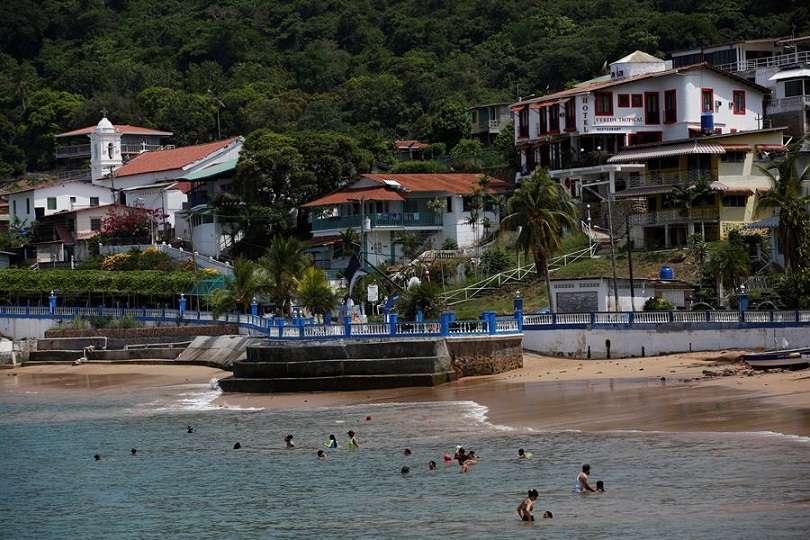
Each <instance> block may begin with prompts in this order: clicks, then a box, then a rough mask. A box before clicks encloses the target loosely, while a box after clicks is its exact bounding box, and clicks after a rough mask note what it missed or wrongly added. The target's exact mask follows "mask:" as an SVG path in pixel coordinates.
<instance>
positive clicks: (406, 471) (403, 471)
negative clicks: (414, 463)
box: [399, 465, 411, 476]
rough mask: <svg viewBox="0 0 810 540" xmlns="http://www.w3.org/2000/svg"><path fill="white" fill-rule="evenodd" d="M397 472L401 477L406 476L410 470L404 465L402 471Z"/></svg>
mask: <svg viewBox="0 0 810 540" xmlns="http://www.w3.org/2000/svg"><path fill="white" fill-rule="evenodd" d="M399 472H400V474H402V476H406V475H407V474H409V473H410V472H411V468H410V467H408V466H407V465H405V466H404V467H402V469H400V470H399Z"/></svg>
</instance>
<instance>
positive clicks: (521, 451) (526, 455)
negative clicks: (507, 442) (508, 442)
mask: <svg viewBox="0 0 810 540" xmlns="http://www.w3.org/2000/svg"><path fill="white" fill-rule="evenodd" d="M533 455H534V454H532V453H531V452H527V451H525V450H524V449H523V448H520V449H519V450H518V458H519V459H529V458H530V457H532V456H533Z"/></svg>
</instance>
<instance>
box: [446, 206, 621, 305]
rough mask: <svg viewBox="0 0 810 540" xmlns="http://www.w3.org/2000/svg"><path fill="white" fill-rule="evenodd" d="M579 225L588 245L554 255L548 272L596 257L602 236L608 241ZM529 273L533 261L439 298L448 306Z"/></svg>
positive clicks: (520, 278)
mask: <svg viewBox="0 0 810 540" xmlns="http://www.w3.org/2000/svg"><path fill="white" fill-rule="evenodd" d="M580 227H581V229H582V232H583V233H584V234H585V235H586V236H587V237H588V247H586V248H583V249H579V250H577V251H572V252H571V253H566V254H564V255H559V256H557V257H554V258H553V259H551V260H550V261H549V262H548V271H549V272H554V271H556V270H559V269H560V268H562V267H564V266H567V265H569V264H571V263H573V262H576V261H579V260H581V259H584V258H586V257H587V258H593V257H596V256H597V255H596V253H597V252H598V251H599V246H600V245H601V244H602V242H603V241H604V238H607V242H608V243H609V242H610V237H609V236H608V235H606V234H605V233H602V232H599V231H595V230H593V229H592V228H591V227H590V226H589V225H588V224H587V223H585V222H584V221H581V222H580ZM530 275H537V269H536V268H535V265H534V263H531V264H527V265H523V266H518V267H516V268H512V269H511V270H505V271H503V272H498V273H497V274H493V275H491V276H489V277H487V278H484V279H482V280H481V281H479V282H477V283H473V284H472V285H468V286H467V287H463V288H461V289H456V290H454V291H449V292H447V293H446V294H445V295H443V296H442V297H441V298H442V299H443V300H444V301H445V303H446V304H447V305H448V306H455V305H458V304H461V303H464V302H466V301H467V300H471V299H472V298H474V297H476V296H478V295H479V294H480V293H482V292H484V291H493V290H497V289H499V288H501V287H502V286H504V285H506V284H508V283H517V282H521V281H524V280H525V279H526V278H527V277H528V276H530Z"/></svg>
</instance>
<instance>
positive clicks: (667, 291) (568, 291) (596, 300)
mask: <svg viewBox="0 0 810 540" xmlns="http://www.w3.org/2000/svg"><path fill="white" fill-rule="evenodd" d="M694 289H695V286H694V285H692V284H690V283H687V282H685V281H680V280H677V279H670V280H663V279H645V278H634V279H633V291H632V294H631V291H630V279H629V278H617V279H616V290H617V291H618V297H619V311H643V310H644V303H645V302H646V301H647V300H648V299H650V298H663V299H665V300H667V301H668V302H670V303H671V304H672V305H673V306H675V308H676V309H688V308H689V306H690V305H691V302H692V292H693V291H694ZM613 290H614V288H613V278H611V277H604V276H598V277H582V278H570V279H552V280H551V295H552V297H553V298H554V306H553V307H554V311H556V312H557V313H593V312H598V311H601V312H606V311H616V307H615V306H616V296H615V295H614V293H613Z"/></svg>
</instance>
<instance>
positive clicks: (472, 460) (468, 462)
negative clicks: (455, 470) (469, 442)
mask: <svg viewBox="0 0 810 540" xmlns="http://www.w3.org/2000/svg"><path fill="white" fill-rule="evenodd" d="M466 457H467V459H465V460H464V463H462V464H461V472H463V473H466V472H469V471H470V466H472V465H475V464H476V463H478V459H476V457H475V452H474V451H473V450H470V453H469V454H467V456H466Z"/></svg>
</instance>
